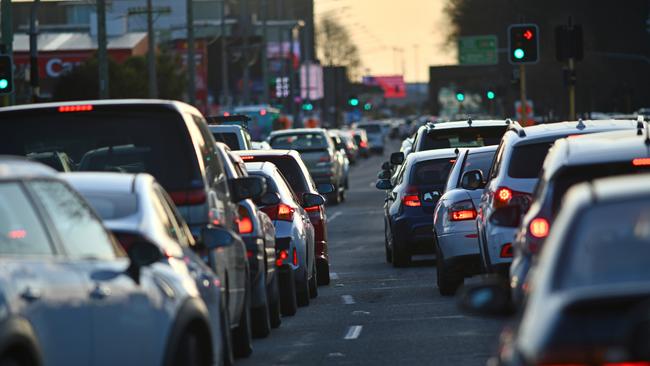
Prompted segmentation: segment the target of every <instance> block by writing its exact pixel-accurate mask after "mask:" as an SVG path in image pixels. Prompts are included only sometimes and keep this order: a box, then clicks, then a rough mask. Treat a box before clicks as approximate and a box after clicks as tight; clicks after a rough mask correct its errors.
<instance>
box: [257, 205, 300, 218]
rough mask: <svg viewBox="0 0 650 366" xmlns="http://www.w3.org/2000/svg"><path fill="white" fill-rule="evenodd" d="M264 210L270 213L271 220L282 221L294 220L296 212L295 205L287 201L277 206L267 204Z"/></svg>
mask: <svg viewBox="0 0 650 366" xmlns="http://www.w3.org/2000/svg"><path fill="white" fill-rule="evenodd" d="M262 211H264V213H266V214H267V215H269V217H270V218H271V220H281V221H293V213H294V212H296V210H295V209H294V208H293V207H291V206H289V205H287V204H285V203H280V204H278V205H275V206H266V207H264V208H263V209H262Z"/></svg>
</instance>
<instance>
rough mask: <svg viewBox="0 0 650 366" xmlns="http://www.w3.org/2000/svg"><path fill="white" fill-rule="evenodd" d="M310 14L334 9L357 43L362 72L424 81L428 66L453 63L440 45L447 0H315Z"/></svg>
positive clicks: (453, 53) (444, 31)
mask: <svg viewBox="0 0 650 366" xmlns="http://www.w3.org/2000/svg"><path fill="white" fill-rule="evenodd" d="M314 1H315V10H314V11H315V17H316V21H318V19H319V17H320V16H322V15H323V14H327V15H333V16H334V17H335V18H336V19H338V20H339V22H340V23H342V24H343V25H344V26H345V27H346V28H347V29H348V31H349V32H350V34H351V36H352V40H353V42H354V43H355V44H356V45H357V47H359V51H360V54H361V61H362V64H363V68H364V70H365V71H364V72H363V74H366V73H367V72H369V73H370V74H372V75H395V74H404V75H405V79H406V81H408V82H414V81H422V82H426V81H428V79H429V77H428V67H429V66H431V65H449V64H454V63H456V50H455V49H454V48H453V47H451V48H449V47H446V46H445V40H446V37H447V28H448V22H447V20H446V16H445V14H444V12H443V9H444V6H445V4H446V2H447V0H397V1H395V0H314Z"/></svg>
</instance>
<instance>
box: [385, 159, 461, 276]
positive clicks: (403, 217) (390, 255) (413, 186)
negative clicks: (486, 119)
mask: <svg viewBox="0 0 650 366" xmlns="http://www.w3.org/2000/svg"><path fill="white" fill-rule="evenodd" d="M457 154H458V149H439V150H436V151H423V152H420V153H413V154H410V155H409V156H408V158H407V159H406V161H405V162H404V164H402V166H401V167H400V169H399V170H398V172H397V173H396V180H395V181H394V183H393V182H391V180H390V178H386V177H384V179H380V180H378V181H377V184H376V187H377V188H378V189H381V190H386V191H388V194H387V197H386V200H385V203H384V238H385V249H386V261H387V262H389V263H392V264H393V265H394V266H395V267H404V266H407V265H408V264H409V263H410V262H411V256H413V255H416V254H434V253H435V247H434V245H433V243H434V238H433V222H432V220H431V218H432V216H433V210H434V208H435V206H436V203H437V202H438V200H439V199H440V196H442V193H443V192H444V189H445V184H446V182H447V178H448V176H449V172H450V171H451V167H452V164H453V163H454V162H455V161H456V156H457Z"/></svg>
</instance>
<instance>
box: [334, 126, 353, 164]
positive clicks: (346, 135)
mask: <svg viewBox="0 0 650 366" xmlns="http://www.w3.org/2000/svg"><path fill="white" fill-rule="evenodd" d="M330 131H332V132H334V133H336V134H338V136H339V138H340V139H341V140H342V141H343V144H344V147H345V153H346V155H347V157H348V160H349V161H350V164H351V165H354V164H356V163H357V160H359V148H358V147H357V144H356V142H354V138H353V137H352V136H351V135H350V132H349V131H348V130H330Z"/></svg>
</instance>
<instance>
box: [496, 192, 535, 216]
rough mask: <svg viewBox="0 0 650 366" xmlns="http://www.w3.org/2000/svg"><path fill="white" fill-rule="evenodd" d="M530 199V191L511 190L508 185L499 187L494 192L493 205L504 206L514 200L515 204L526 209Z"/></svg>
mask: <svg viewBox="0 0 650 366" xmlns="http://www.w3.org/2000/svg"><path fill="white" fill-rule="evenodd" d="M531 199H532V195H531V194H530V193H525V192H517V191H513V190H512V189H510V188H508V187H499V188H497V190H496V191H495V192H494V207H495V208H499V207H504V206H507V205H509V204H511V203H515V201H516V203H517V204H520V205H521V206H522V207H523V208H525V209H526V210H527V209H528V206H529V205H530V201H531Z"/></svg>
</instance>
